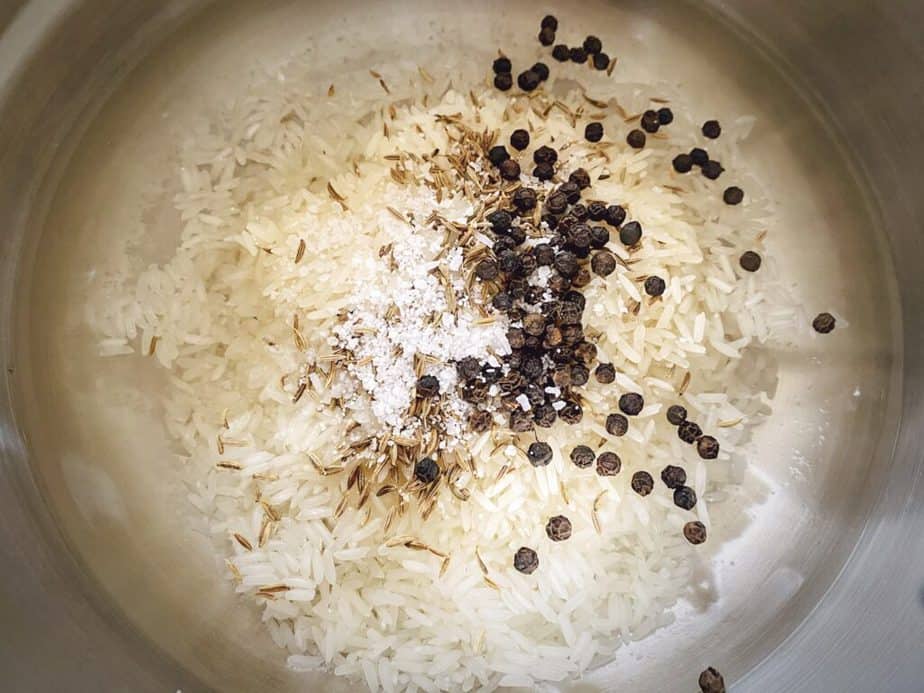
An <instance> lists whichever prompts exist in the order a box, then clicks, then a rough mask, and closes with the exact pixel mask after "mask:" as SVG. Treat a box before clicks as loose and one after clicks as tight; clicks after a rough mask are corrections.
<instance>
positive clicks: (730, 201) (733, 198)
mask: <svg viewBox="0 0 924 693" xmlns="http://www.w3.org/2000/svg"><path fill="white" fill-rule="evenodd" d="M722 200H723V201H724V202H725V204H727V205H740V204H741V201H742V200H744V190H742V189H741V188H739V187H738V186H737V185H732V186H730V187H728V188H725V192H724V193H722Z"/></svg>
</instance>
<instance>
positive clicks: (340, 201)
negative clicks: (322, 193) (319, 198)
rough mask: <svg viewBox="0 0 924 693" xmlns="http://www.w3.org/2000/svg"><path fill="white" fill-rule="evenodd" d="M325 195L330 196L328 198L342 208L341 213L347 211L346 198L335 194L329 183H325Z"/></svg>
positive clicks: (335, 191)
mask: <svg viewBox="0 0 924 693" xmlns="http://www.w3.org/2000/svg"><path fill="white" fill-rule="evenodd" d="M327 194H328V195H330V198H331V199H332V200H333V201H334V202H336V203H338V204H339V205H340V206H341V207H342V208H343V211H347V210H348V209H349V208H348V207H347V206H346V198H345V197H344V196H343V195H341V194H340V193H338V192H337V190H336V189H335V188H334V186H333V184H332V183H331V182H330V181H327Z"/></svg>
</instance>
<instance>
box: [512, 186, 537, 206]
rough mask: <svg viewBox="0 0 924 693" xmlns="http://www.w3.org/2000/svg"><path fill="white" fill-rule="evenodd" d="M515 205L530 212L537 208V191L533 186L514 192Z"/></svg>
mask: <svg viewBox="0 0 924 693" xmlns="http://www.w3.org/2000/svg"><path fill="white" fill-rule="evenodd" d="M513 206H514V207H516V208H517V209H518V210H519V211H520V212H529V211H531V210H533V209H535V208H536V191H535V190H533V189H531V188H520V189H519V190H517V191H516V192H515V193H513Z"/></svg>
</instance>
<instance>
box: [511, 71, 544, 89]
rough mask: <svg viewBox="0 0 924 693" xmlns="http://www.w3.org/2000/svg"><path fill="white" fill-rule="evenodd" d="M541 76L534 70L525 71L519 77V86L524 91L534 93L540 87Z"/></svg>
mask: <svg viewBox="0 0 924 693" xmlns="http://www.w3.org/2000/svg"><path fill="white" fill-rule="evenodd" d="M539 82H540V80H539V75H537V74H536V73H535V72H533V71H532V70H525V71H524V72H521V73H520V74H518V75H517V86H518V87H520V89H522V90H523V91H533V90H534V89H535V88H536V87H538V86H539Z"/></svg>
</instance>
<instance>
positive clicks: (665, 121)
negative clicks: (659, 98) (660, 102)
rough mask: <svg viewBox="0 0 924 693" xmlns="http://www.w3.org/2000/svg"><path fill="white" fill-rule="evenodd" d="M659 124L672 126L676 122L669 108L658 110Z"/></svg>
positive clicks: (664, 107)
mask: <svg viewBox="0 0 924 693" xmlns="http://www.w3.org/2000/svg"><path fill="white" fill-rule="evenodd" d="M658 122H659V123H661V125H670V124H671V123H673V122H674V112H673V111H672V110H671V109H669V108H668V107H667V106H663V107H661V108H659V109H658Z"/></svg>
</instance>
